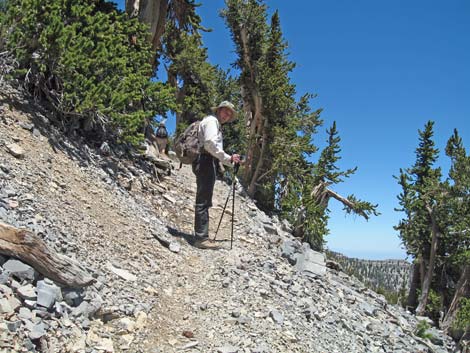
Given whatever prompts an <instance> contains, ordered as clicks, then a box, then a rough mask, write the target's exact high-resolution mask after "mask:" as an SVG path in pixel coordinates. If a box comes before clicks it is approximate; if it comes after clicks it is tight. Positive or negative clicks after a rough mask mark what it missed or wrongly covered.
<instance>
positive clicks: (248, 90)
mask: <svg viewBox="0 0 470 353" xmlns="http://www.w3.org/2000/svg"><path fill="white" fill-rule="evenodd" d="M240 38H241V42H242V47H243V62H244V66H245V69H244V71H245V72H247V75H246V76H245V77H244V78H243V79H242V93H243V94H242V97H243V108H244V111H245V116H246V120H247V121H246V125H247V127H248V128H249V129H248V131H249V133H248V139H247V140H248V146H247V156H246V162H245V166H244V170H245V173H244V176H243V179H244V180H245V182H246V183H247V184H248V185H250V187H251V189H252V192H251V194H250V193H249V195H250V196H251V197H253V195H254V193H255V191H256V188H255V183H256V178H255V177H254V174H255V170H256V167H255V165H254V164H255V162H256V160H257V158H258V156H257V155H259V154H261V151H260V150H261V149H262V147H261V149H260V148H259V147H258V137H259V134H260V133H261V131H262V129H263V126H264V117H263V115H262V100H261V97H260V95H259V92H258V90H257V88H256V80H255V69H254V65H253V62H252V60H251V55H250V49H249V45H248V34H247V31H246V28H244V27H242V28H240ZM262 143H263V141H262ZM257 151H258V153H257ZM262 163H263V162H262V161H261V164H262ZM259 164H260V161H259V160H258V162H257V165H259Z"/></svg>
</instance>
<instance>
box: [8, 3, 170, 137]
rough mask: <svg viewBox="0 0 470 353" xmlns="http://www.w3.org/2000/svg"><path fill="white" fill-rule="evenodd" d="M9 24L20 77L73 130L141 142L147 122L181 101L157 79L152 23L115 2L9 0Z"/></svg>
mask: <svg viewBox="0 0 470 353" xmlns="http://www.w3.org/2000/svg"><path fill="white" fill-rule="evenodd" d="M5 24H6V25H7V26H8V27H9V28H10V31H9V35H8V38H7V48H9V50H11V51H12V52H13V53H14V55H15V57H16V58H17V60H18V61H19V65H20V68H19V70H17V72H16V75H17V77H18V78H20V79H21V80H24V81H25V83H26V84H27V86H28V87H29V88H30V89H31V91H32V92H34V93H35V95H36V96H39V97H40V98H45V99H46V100H47V101H48V102H49V103H51V104H52V106H53V107H54V109H55V111H56V112H57V113H58V114H57V115H58V117H59V119H60V120H61V122H62V123H63V124H64V125H65V127H66V128H68V129H69V130H74V129H85V130H92V131H95V132H96V131H101V133H106V134H111V135H113V136H115V137H117V138H119V139H121V140H125V141H128V142H132V143H138V142H139V141H140V140H141V139H142V137H143V127H144V126H145V124H146V123H147V122H149V121H152V120H153V118H154V116H155V115H157V114H161V115H164V114H165V113H166V111H167V110H169V109H171V108H174V95H173V93H172V90H171V89H169V88H167V87H166V86H164V85H163V84H162V83H160V82H155V81H152V80H150V77H151V76H152V74H153V72H152V65H151V60H152V58H153V55H154V53H152V51H151V49H150V45H149V44H148V43H147V28H146V27H145V26H144V25H143V24H141V23H139V22H138V21H137V20H136V19H130V18H129V17H128V16H127V15H126V14H125V13H121V12H119V11H118V10H116V8H115V5H113V4H111V3H107V2H105V1H104V0H85V1H74V0H9V1H8V8H7V12H6V19H5Z"/></svg>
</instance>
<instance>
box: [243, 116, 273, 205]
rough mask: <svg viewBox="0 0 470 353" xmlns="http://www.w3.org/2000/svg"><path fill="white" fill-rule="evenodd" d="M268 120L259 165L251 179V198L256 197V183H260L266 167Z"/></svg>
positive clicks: (265, 123) (249, 191)
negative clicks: (261, 174) (263, 169)
mask: <svg viewBox="0 0 470 353" xmlns="http://www.w3.org/2000/svg"><path fill="white" fill-rule="evenodd" d="M267 125H268V124H267V120H265V121H264V129H263V130H264V131H263V137H262V141H261V150H260V153H259V156H258V163H257V164H256V168H255V170H254V173H253V177H252V178H251V181H250V184H249V186H248V195H250V196H251V197H253V196H254V194H255V191H256V182H257V181H258V177H259V175H260V173H261V170H262V168H263V165H264V158H265V153H266V146H267V144H268V134H267Z"/></svg>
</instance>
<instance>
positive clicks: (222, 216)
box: [214, 190, 232, 240]
mask: <svg viewBox="0 0 470 353" xmlns="http://www.w3.org/2000/svg"><path fill="white" fill-rule="evenodd" d="M231 192H232V190H229V191H228V195H227V199H226V200H225V205H224V209H223V210H222V215H221V216H220V220H219V225H218V226H217V230H216V231H215V236H214V240H216V238H217V233H218V232H219V228H220V224H221V223H222V218H224V214H225V209H226V208H227V204H228V199H229V198H230V193H231Z"/></svg>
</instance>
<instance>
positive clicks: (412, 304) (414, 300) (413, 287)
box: [406, 260, 421, 310]
mask: <svg viewBox="0 0 470 353" xmlns="http://www.w3.org/2000/svg"><path fill="white" fill-rule="evenodd" d="M420 268H421V263H420V261H416V260H415V262H414V263H413V273H412V275H411V283H410V291H409V293H408V298H407V300H406V307H407V309H408V308H411V309H412V310H415V308H416V306H417V305H418V288H419V287H420V283H421V279H420V278H421V271H420Z"/></svg>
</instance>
